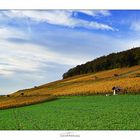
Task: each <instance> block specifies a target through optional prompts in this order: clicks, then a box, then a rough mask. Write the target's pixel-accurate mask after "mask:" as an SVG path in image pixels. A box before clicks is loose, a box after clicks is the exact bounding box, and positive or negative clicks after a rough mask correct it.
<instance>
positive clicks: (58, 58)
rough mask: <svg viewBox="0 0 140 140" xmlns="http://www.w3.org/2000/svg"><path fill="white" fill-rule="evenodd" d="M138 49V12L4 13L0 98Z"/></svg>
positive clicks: (0, 27) (0, 32)
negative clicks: (75, 67) (102, 58)
mask: <svg viewBox="0 0 140 140" xmlns="http://www.w3.org/2000/svg"><path fill="white" fill-rule="evenodd" d="M139 44H140V11H137V10H133V11H132V10H131V11H128V10H117V11H115V10H114V11H113V10H110V11H109V10H1V11H0V94H7V93H11V92H14V91H16V90H19V89H24V88H30V87H33V86H37V85H41V84H45V83H48V82H50V81H54V80H58V79H61V78H62V74H63V73H64V72H66V71H67V70H68V69H69V68H72V67H74V66H76V65H79V64H82V63H85V62H87V61H90V60H93V59H94V58H96V57H99V56H102V55H107V54H109V53H112V52H118V51H122V50H126V49H130V48H132V47H138V46H139Z"/></svg>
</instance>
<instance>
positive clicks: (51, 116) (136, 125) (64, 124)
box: [0, 95, 140, 130]
mask: <svg viewBox="0 0 140 140" xmlns="http://www.w3.org/2000/svg"><path fill="white" fill-rule="evenodd" d="M0 129H1V130H140V95H117V96H108V97H106V96H67V97H59V98H58V99H57V100H54V101H51V102H45V103H40V104H36V105H31V106H26V107H20V108H13V109H6V110H0Z"/></svg>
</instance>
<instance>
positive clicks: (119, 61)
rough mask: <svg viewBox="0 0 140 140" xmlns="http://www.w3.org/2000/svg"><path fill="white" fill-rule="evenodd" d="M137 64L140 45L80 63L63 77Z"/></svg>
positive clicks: (139, 62)
mask: <svg viewBox="0 0 140 140" xmlns="http://www.w3.org/2000/svg"><path fill="white" fill-rule="evenodd" d="M135 65H140V47H137V48H133V49H129V50H126V51H122V52H117V53H111V54H109V55H107V56H101V57H99V58H96V59H94V60H92V61H89V62H87V63H85V64H82V65H78V66H76V67H74V68H71V69H70V70H68V71H67V72H66V73H64V74H63V79H65V78H68V77H72V76H76V75H81V74H87V73H92V72H98V71H103V70H109V69H114V68H123V67H131V66H135Z"/></svg>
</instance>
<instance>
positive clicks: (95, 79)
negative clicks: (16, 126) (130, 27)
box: [0, 65, 140, 109]
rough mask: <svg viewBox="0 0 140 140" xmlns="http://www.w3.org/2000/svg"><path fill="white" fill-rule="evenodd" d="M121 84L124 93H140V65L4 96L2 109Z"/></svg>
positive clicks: (103, 90) (104, 90)
mask: <svg viewBox="0 0 140 140" xmlns="http://www.w3.org/2000/svg"><path fill="white" fill-rule="evenodd" d="M113 86H120V87H121V88H122V89H123V93H132V94H136V93H140V65H137V66H133V67H127V68H117V69H112V70H105V71H102V72H95V73H90V74H83V75H78V76H73V77H70V78H67V79H63V80H59V81H55V82H51V83H48V84H45V85H41V86H38V87H33V88H30V89H24V90H19V91H17V92H15V93H12V94H10V95H9V96H2V97H0V109H5V108H12V107H18V106H25V105H30V104H36V103H40V102H44V101H48V100H54V99H56V97H57V96H69V95H97V94H99V95H104V94H108V93H112V87H113Z"/></svg>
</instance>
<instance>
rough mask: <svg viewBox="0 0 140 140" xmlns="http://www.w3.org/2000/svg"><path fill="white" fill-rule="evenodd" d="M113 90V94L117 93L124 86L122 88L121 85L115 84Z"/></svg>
mask: <svg viewBox="0 0 140 140" xmlns="http://www.w3.org/2000/svg"><path fill="white" fill-rule="evenodd" d="M112 90H113V95H116V93H117V92H120V91H121V90H122V88H121V87H118V86H114V87H113V88H112Z"/></svg>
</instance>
